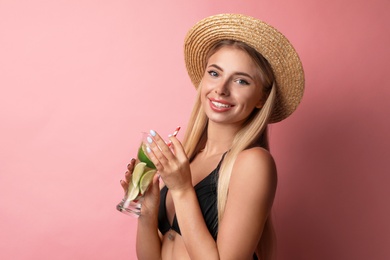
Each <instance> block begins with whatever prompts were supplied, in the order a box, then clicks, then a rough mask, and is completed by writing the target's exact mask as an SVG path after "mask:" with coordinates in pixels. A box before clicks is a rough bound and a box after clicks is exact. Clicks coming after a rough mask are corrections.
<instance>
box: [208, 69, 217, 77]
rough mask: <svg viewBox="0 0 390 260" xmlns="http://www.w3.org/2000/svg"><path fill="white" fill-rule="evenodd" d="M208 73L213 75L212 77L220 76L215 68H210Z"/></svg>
mask: <svg viewBox="0 0 390 260" xmlns="http://www.w3.org/2000/svg"><path fill="white" fill-rule="evenodd" d="M207 73H208V74H209V75H210V76H211V77H218V73H217V72H216V71H214V70H209V71H207Z"/></svg>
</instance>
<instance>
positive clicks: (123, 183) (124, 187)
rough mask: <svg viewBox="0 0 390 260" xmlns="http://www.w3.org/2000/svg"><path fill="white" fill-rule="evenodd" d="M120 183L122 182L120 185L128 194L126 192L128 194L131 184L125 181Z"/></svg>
mask: <svg viewBox="0 0 390 260" xmlns="http://www.w3.org/2000/svg"><path fill="white" fill-rule="evenodd" d="M119 182H120V184H121V186H122V188H123V190H124V192H125V193H126V192H127V189H128V186H129V183H128V182H126V181H124V180H120V181H119Z"/></svg>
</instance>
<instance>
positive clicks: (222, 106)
mask: <svg viewBox="0 0 390 260" xmlns="http://www.w3.org/2000/svg"><path fill="white" fill-rule="evenodd" d="M211 103H213V105H214V106H216V107H219V108H229V107H231V105H228V104H222V103H219V102H215V101H211Z"/></svg>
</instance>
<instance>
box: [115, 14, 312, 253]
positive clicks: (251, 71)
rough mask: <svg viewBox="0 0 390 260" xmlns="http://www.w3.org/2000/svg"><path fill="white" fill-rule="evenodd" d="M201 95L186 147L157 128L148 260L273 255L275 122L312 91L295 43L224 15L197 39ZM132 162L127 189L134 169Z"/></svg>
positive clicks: (142, 238)
mask: <svg viewBox="0 0 390 260" xmlns="http://www.w3.org/2000/svg"><path fill="white" fill-rule="evenodd" d="M185 59H186V66H187V70H188V73H189V75H190V78H191V80H192V82H193V84H194V85H195V87H196V88H197V99H196V103H195V106H194V109H193V113H192V115H191V118H190V120H189V125H188V127H187V132H186V134H185V137H184V140H183V144H182V143H180V142H179V140H178V139H177V138H176V137H173V136H172V137H170V141H171V142H172V145H171V147H168V146H167V145H166V143H165V142H164V140H163V139H162V138H161V137H160V136H159V134H158V133H156V132H155V131H153V130H151V131H150V134H151V137H152V138H151V142H150V143H149V148H148V156H149V157H150V159H151V160H152V161H153V163H154V164H155V165H156V167H157V170H158V173H159V176H161V179H162V182H161V183H163V184H162V185H161V187H159V184H158V183H159V181H158V178H157V176H156V177H155V179H154V181H153V184H152V186H151V187H150V188H149V190H148V191H147V193H146V197H145V200H144V202H143V204H142V209H141V216H140V217H139V219H138V230H137V255H138V258H139V259H170V260H171V259H172V260H174V259H180V260H182V259H202V260H203V259H261V260H264V259H272V258H273V256H274V252H273V251H274V236H273V229H272V224H271V216H270V214H271V208H272V203H273V199H274V196H275V192H276V186H277V173H276V166H275V163H274V160H273V158H272V156H271V154H270V152H269V146H268V137H267V125H268V124H269V123H275V122H278V121H281V120H283V119H285V118H286V117H288V116H289V115H290V114H291V113H292V112H293V111H294V110H295V109H296V107H297V106H298V104H299V102H300V100H301V97H302V94H303V89H304V75H303V69H302V65H301V62H300V60H299V57H298V55H297V53H296V52H295V50H294V48H293V47H292V46H291V44H290V43H289V42H288V40H287V39H286V38H285V37H284V36H283V35H282V34H281V33H279V32H278V31H277V30H275V29H274V28H273V27H271V26H269V25H267V24H266V23H264V22H262V21H259V20H257V19H255V18H252V17H248V16H244V15H238V14H221V15H216V16H211V17H208V18H206V19H203V20H202V21H200V22H199V23H197V24H196V25H195V26H194V27H193V28H192V29H191V30H190V31H189V33H188V35H187V37H186V40H185ZM134 161H135V160H132V161H131V163H130V164H129V166H128V172H127V173H126V180H124V181H121V183H122V186H123V188H124V189H126V187H127V182H128V181H129V178H130V175H131V172H132V170H133V168H134Z"/></svg>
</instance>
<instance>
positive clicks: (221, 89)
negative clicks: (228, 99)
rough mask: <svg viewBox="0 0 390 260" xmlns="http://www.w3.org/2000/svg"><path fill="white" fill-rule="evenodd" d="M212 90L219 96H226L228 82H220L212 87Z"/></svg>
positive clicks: (227, 93)
mask: <svg viewBox="0 0 390 260" xmlns="http://www.w3.org/2000/svg"><path fill="white" fill-rule="evenodd" d="M214 92H215V93H216V94H218V95H220V96H228V95H229V93H230V92H229V84H228V82H227V81H223V82H220V83H219V84H217V85H216V86H215V88H214Z"/></svg>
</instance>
